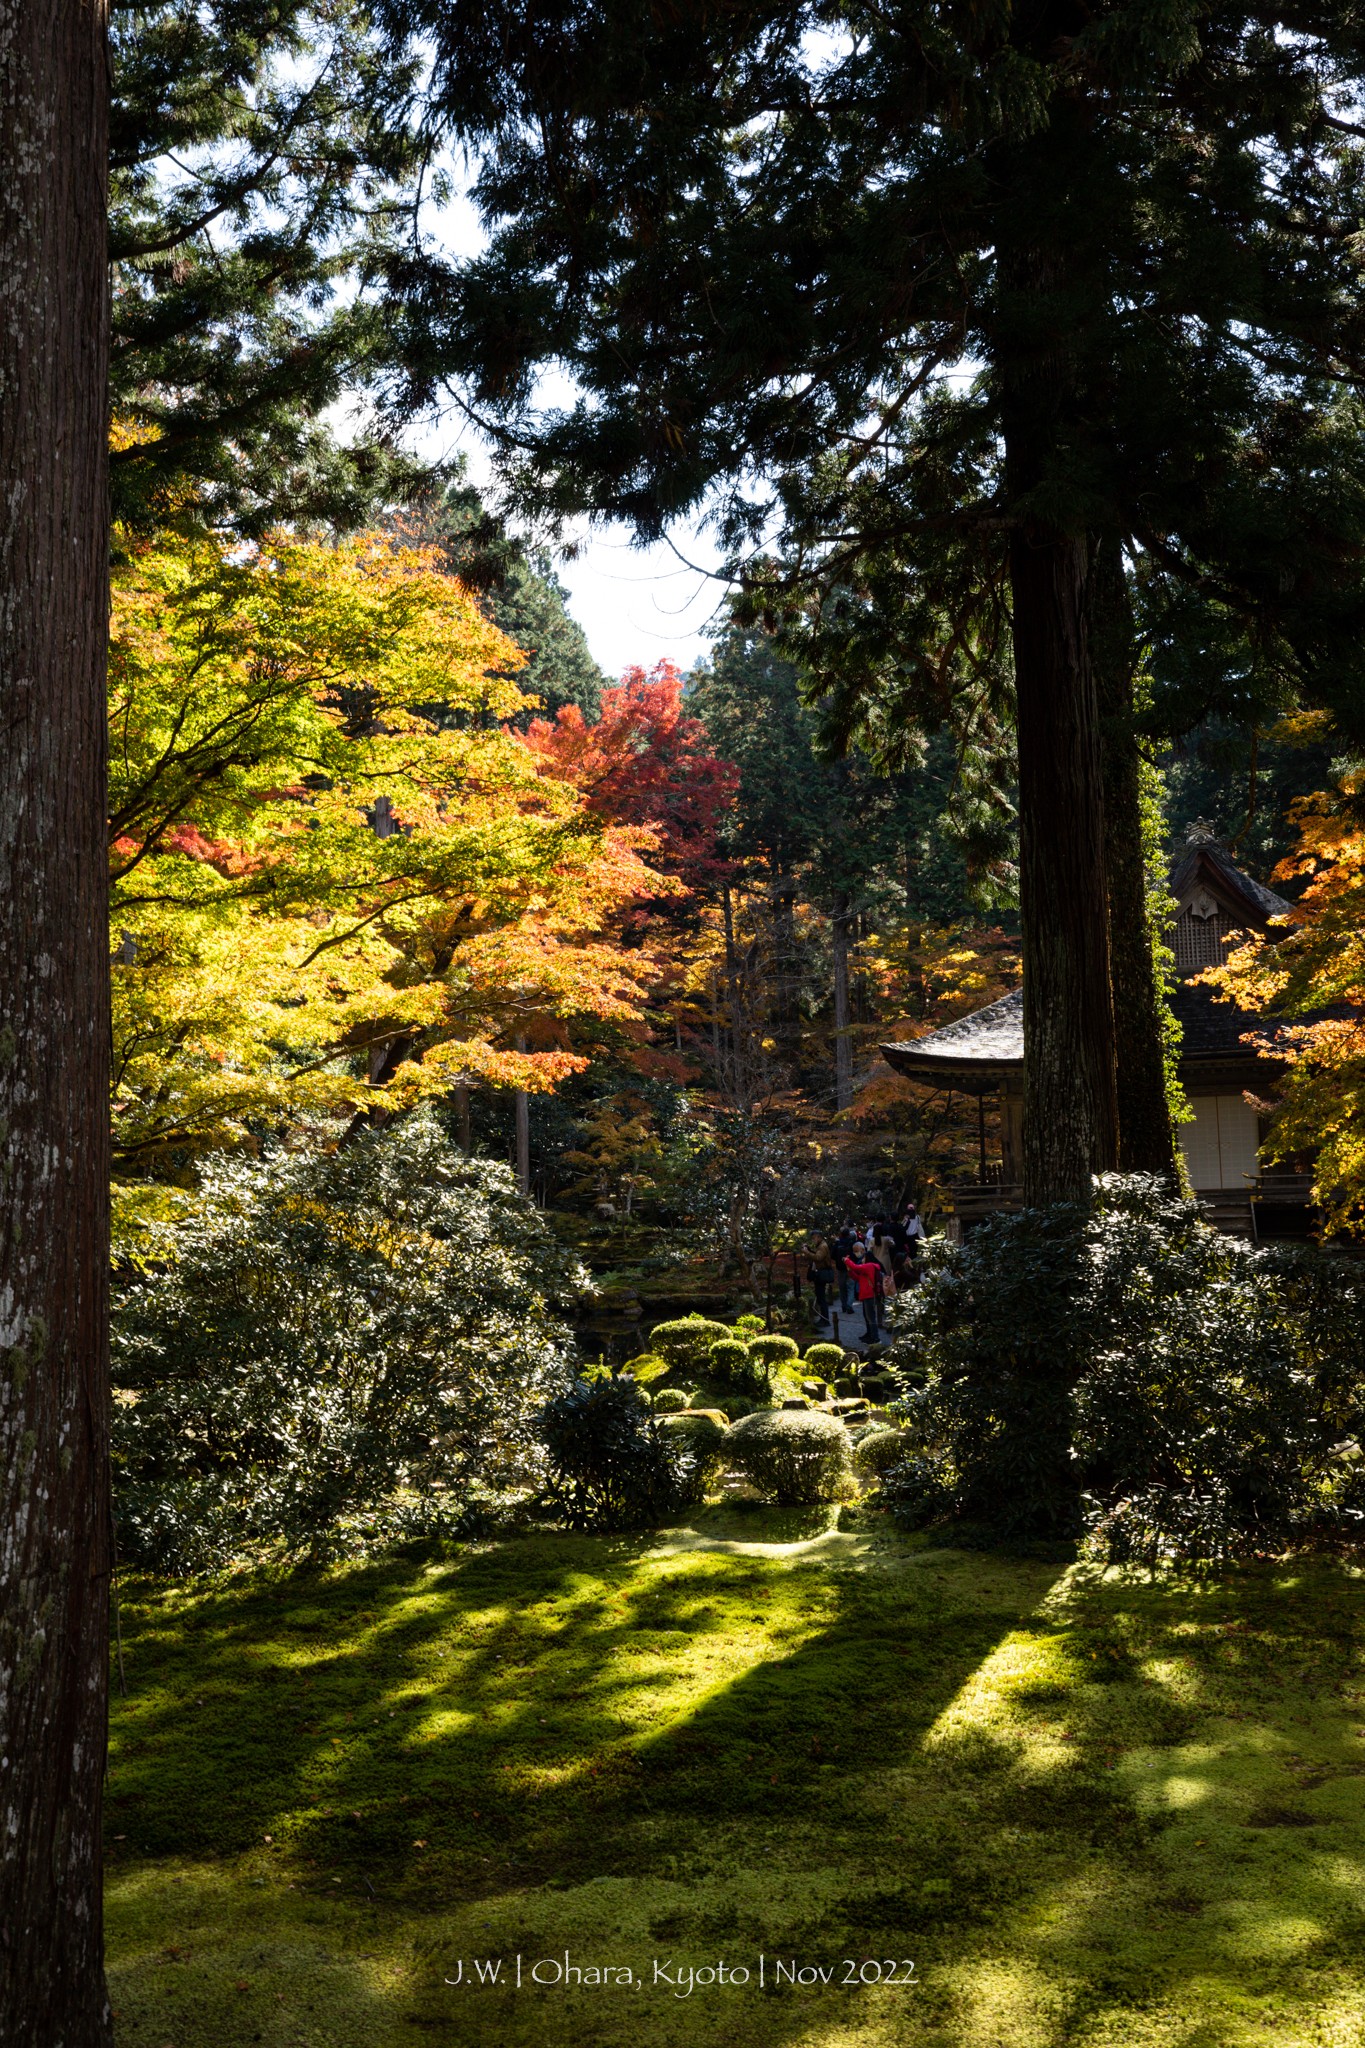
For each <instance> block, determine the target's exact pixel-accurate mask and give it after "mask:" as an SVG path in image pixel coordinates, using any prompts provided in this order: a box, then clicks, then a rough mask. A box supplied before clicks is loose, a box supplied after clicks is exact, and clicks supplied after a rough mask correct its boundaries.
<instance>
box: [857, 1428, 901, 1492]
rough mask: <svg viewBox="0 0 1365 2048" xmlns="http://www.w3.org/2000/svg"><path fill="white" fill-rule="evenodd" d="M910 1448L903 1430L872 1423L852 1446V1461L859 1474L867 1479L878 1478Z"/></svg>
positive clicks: (899, 1461)
mask: <svg viewBox="0 0 1365 2048" xmlns="http://www.w3.org/2000/svg"><path fill="white" fill-rule="evenodd" d="M909 1448H910V1446H909V1444H908V1442H907V1440H906V1437H905V1432H904V1431H903V1430H899V1429H889V1428H886V1427H883V1426H881V1425H878V1424H874V1425H873V1427H872V1428H871V1429H867V1430H864V1431H863V1433H862V1435H861V1436H860V1437H859V1438H858V1441H857V1442H856V1443H855V1444H854V1446H853V1462H854V1464H855V1465H856V1466H857V1468H858V1471H859V1473H860V1475H862V1476H863V1477H864V1478H868V1479H880V1478H881V1477H882V1475H883V1473H886V1472H889V1471H891V1469H892V1468H893V1466H896V1465H899V1464H900V1463H901V1461H902V1459H903V1458H904V1457H905V1454H906V1451H907V1450H908V1449H909Z"/></svg>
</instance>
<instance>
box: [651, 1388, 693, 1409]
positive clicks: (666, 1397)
mask: <svg viewBox="0 0 1365 2048" xmlns="http://www.w3.org/2000/svg"><path fill="white" fill-rule="evenodd" d="M691 1398H692V1397H691V1395H690V1394H689V1393H688V1392H687V1390H686V1389H685V1388H684V1387H660V1388H659V1390H658V1392H657V1393H656V1394H655V1396H654V1413H655V1414H656V1415H673V1414H676V1413H677V1412H678V1410H680V1409H683V1408H685V1407H686V1406H687V1404H688V1402H689V1400H690V1399H691Z"/></svg>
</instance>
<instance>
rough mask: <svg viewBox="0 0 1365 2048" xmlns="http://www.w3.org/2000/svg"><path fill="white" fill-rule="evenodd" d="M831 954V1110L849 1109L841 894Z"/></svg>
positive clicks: (849, 1044)
mask: <svg viewBox="0 0 1365 2048" xmlns="http://www.w3.org/2000/svg"><path fill="white" fill-rule="evenodd" d="M831 924H832V950H833V954H834V1107H835V1109H836V1110H839V1109H848V1108H850V1107H851V1106H852V1103H853V1041H852V1039H851V1037H850V1036H849V1032H850V1027H851V1024H852V1018H851V1015H850V1012H849V1003H848V897H847V896H846V895H844V894H843V893H842V892H841V893H840V894H839V895H838V896H836V897H835V899H834V916H833V919H832V920H831Z"/></svg>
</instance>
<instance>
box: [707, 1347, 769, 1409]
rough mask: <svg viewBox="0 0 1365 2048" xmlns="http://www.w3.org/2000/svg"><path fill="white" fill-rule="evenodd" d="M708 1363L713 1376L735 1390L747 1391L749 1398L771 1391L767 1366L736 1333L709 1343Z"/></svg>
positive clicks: (756, 1398)
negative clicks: (720, 1340)
mask: <svg viewBox="0 0 1365 2048" xmlns="http://www.w3.org/2000/svg"><path fill="white" fill-rule="evenodd" d="M707 1365H708V1371H709V1372H710V1375H711V1377H712V1378H713V1379H717V1380H721V1381H724V1382H725V1383H726V1384H727V1385H729V1386H732V1387H733V1388H734V1389H735V1392H736V1393H737V1394H747V1395H748V1397H749V1398H750V1400H752V1401H766V1400H767V1398H768V1395H769V1393H770V1391H771V1389H770V1387H769V1383H768V1368H767V1366H766V1365H764V1364H763V1362H762V1360H761V1359H757V1358H755V1357H754V1354H753V1347H752V1346H751V1345H748V1344H743V1343H741V1342H740V1340H739V1339H738V1338H737V1337H730V1338H726V1339H724V1340H723V1341H722V1342H721V1343H719V1344H713V1345H712V1346H711V1351H710V1356H709V1359H708V1361H707Z"/></svg>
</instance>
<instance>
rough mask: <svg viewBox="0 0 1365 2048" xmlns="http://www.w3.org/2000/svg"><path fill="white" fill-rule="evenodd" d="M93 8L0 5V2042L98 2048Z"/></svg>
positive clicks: (98, 31) (104, 1071) (103, 138)
mask: <svg viewBox="0 0 1365 2048" xmlns="http://www.w3.org/2000/svg"><path fill="white" fill-rule="evenodd" d="M105 30H106V18H105V9H104V4H103V0H41V4H40V0H7V4H0V277H2V278H3V285H2V286H0V691H3V704H4V719H3V723H2V724H0V863H3V868H2V872H3V878H4V886H3V889H0V1010H2V1011H3V1015H2V1016H0V1098H3V1099H2V1100H0V1116H3V1123H0V1145H2V1146H3V1155H4V1199H3V1204H2V1205H0V1345H3V1348H4V1354H5V1355H4V1358H3V1360H2V1361H0V1758H3V1765H0V1841H2V1842H3V1848H0V1857H2V1858H3V1863H2V1864H0V2035H2V2036H3V2038H4V2039H5V2040H6V2041H13V2042H15V2043H16V2044H17V2043H20V2042H22V2043H23V2044H24V2048H107V2044H108V2043H109V2042H110V2041H111V2040H112V2024H111V2020H110V2014H109V2005H108V2000H107V1998H106V1996H105V1989H104V1971H103V1954H102V1951H103V1922H102V1915H101V1905H100V1877H101V1868H100V1866H101V1861H102V1856H101V1837H100V1825H101V1823H100V1793H101V1781H102V1777H103V1772H104V1752H105V1717H106V1678H107V1659H108V1616H109V1598H110V1541H109V1529H110V1508H109V1467H108V1447H107V1443H108V1312H107V1311H108V1303H107V1288H108V1268H109V1249H108V1197H109V1095H108V1088H109V1008H108V981H109V922H108V904H107V887H106V875H107V857H106V850H105V843H104V842H105V811H106V795H105V726H106V710H105V684H104V677H105V648H106V643H107V638H108V618H109V605H108V555H109V535H108V513H107V502H108V485H107V474H106V449H107V437H108V419H107V367H108V322H107V273H106V229H105V217H106V185H105V178H106V162H107V155H108V73H107V59H106V48H105Z"/></svg>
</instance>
